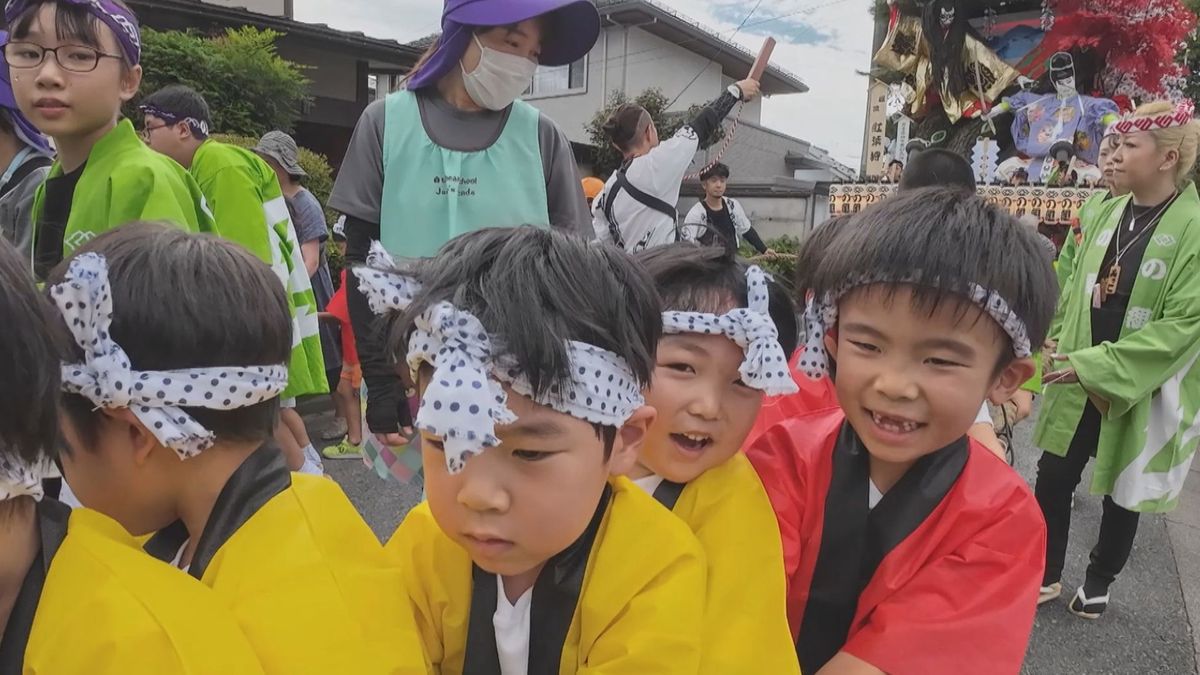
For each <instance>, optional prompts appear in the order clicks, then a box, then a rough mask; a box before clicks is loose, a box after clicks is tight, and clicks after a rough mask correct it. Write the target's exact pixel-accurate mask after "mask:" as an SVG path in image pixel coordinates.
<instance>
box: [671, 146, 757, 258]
mask: <svg viewBox="0 0 1200 675" xmlns="http://www.w3.org/2000/svg"><path fill="white" fill-rule="evenodd" d="M728 183H729V167H728V166H726V165H724V164H721V163H720V162H717V163H716V164H714V165H712V166H710V167H709V168H707V169H705V170H704V171H703V172H702V173H701V174H700V184H701V186H703V187H704V199H701V200H700V201H699V202H697V203H696V205H695V206H693V207H692V210H691V211H688V214H687V217H686V218H684V219H683V232H682V233H681V234H682V238H683V239H684V240H686V241H695V242H699V243H701V244H707V245H724V246H729V247H732V248H733V249H734V250H735V251H736V250H737V249H738V248H740V247H741V245H742V241H743V240H745V241H746V243H748V244H750V245H751V246H753V247H754V250H756V251H758V252H759V253H760V254H770V253H774V251H772V250H771V249H769V248H767V245H766V244H765V243H763V240H762V237H760V236H758V232H757V231H756V230H755V229H754V224H753V223H751V222H750V217H749V216H748V215H747V214H746V210H745V209H744V208H742V205H741V203H739V202H738V200H736V199H733V198H732V197H726V196H725V189H726V186H727V185H728Z"/></svg>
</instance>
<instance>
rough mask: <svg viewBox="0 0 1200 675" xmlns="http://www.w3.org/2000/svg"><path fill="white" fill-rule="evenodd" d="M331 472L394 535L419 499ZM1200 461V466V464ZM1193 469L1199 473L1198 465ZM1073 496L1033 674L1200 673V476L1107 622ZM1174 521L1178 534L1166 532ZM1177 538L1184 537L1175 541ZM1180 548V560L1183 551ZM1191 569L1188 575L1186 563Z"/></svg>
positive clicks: (1087, 519)
mask: <svg viewBox="0 0 1200 675" xmlns="http://www.w3.org/2000/svg"><path fill="white" fill-rule="evenodd" d="M328 419H329V418H328V416H327V415H322V416H314V417H310V418H309V420H310V429H313V430H316V429H320V428H323V426H324V425H325V424H326V423H327V422H328ZM1031 431H1032V424H1031V423H1026V424H1023V425H1021V427H1020V428H1018V431H1017V439H1016V447H1017V454H1018V462H1017V468H1018V470H1020V472H1021V474H1022V475H1024V476H1025V477H1026V478H1027V479H1028V480H1030V481H1032V479H1033V477H1034V473H1035V464H1036V461H1037V452H1036V451H1035V450H1034V449H1033V448H1032V446H1031V442H1030V433H1031ZM326 468H327V469H328V471H329V472H330V474H331V475H332V476H333V477H334V478H335V479H336V480H337V481H338V482H339V483H341V485H342V486H343V487H344V488H345V490H346V492H347V494H348V495H349V496H350V499H351V501H353V502H354V504H355V506H356V507H358V509H359V511H360V512H361V513H362V514H363V516H364V517H365V518H366V520H367V522H368V523H370V525H371V528H372V529H373V530H374V531H375V533H376V534H378V535H379V537H380V539H386V538H387V536H389V535H390V534H391V532H392V531H393V530H394V529H395V527H396V526H397V525H398V524H399V522H400V520H401V519H402V518H403V516H404V513H406V512H407V511H408V509H410V508H411V507H412V505H413V504H414V503H416V501H417V499H418V498H419V495H417V494H416V491H415V490H412V489H409V488H406V487H402V486H399V485H397V484H396V483H394V482H393V483H384V482H383V481H381V480H379V479H378V478H377V477H375V475H374V474H373V473H371V472H370V471H368V470H367V469H366V467H364V466H363V464H362V463H361V462H359V461H354V460H344V461H338V462H326ZM1197 468H1198V470H1200V467H1197ZM1194 473H1195V472H1194ZM1088 480H1090V476H1085V477H1084V483H1083V487H1081V488H1080V490H1079V495H1078V496H1077V498H1076V502H1075V514H1074V523H1073V533H1074V534H1075V536H1073V537H1072V539H1071V545H1070V549H1069V551H1068V557H1067V569H1066V573H1065V578H1064V597H1063V598H1062V599H1061V600H1059V601H1056V602H1053V603H1049V604H1047V605H1046V606H1044V607H1042V608H1041V609H1040V610H1039V611H1038V616H1037V623H1036V626H1035V628H1034V635H1033V640H1032V643H1031V644H1030V648H1029V656H1028V658H1027V659H1026V665H1025V668H1024V669H1023V671H1022V672H1023V673H1026V674H1028V675H1108V674H1112V675H1133V674H1136V675H1190V674H1192V673H1197V672H1198V671H1197V667H1196V664H1197V658H1198V656H1197V654H1198V653H1200V646H1198V645H1200V643H1198V642H1193V636H1192V632H1191V628H1190V624H1189V620H1188V614H1187V609H1186V604H1185V592H1186V593H1187V595H1188V597H1189V601H1190V602H1191V603H1192V616H1193V617H1194V619H1195V620H1196V622H1197V625H1198V627H1200V476H1193V477H1192V480H1191V484H1190V485H1189V489H1190V490H1191V492H1192V493H1193V494H1192V495H1190V497H1191V498H1193V499H1192V500H1191V501H1187V500H1185V502H1184V506H1183V507H1182V508H1181V509H1180V510H1179V511H1178V512H1176V514H1173V515H1172V516H1171V517H1170V519H1169V520H1168V518H1165V517H1161V516H1147V517H1144V518H1143V519H1142V523H1141V527H1140V530H1139V532H1138V538H1137V543H1136V545H1135V547H1134V550H1133V557H1132V558H1131V560H1130V562H1129V567H1128V569H1127V570H1126V572H1125V573H1124V574H1123V575H1122V577H1121V579H1120V580H1119V581H1118V584H1117V585H1116V586H1114V588H1113V590H1112V604H1110V606H1109V609H1108V611H1107V612H1106V613H1105V615H1104V617H1103V618H1102V619H1100V620H1099V621H1094V622H1093V621H1085V620H1083V619H1078V618H1076V617H1075V616H1073V615H1072V614H1070V613H1069V612H1068V611H1067V609H1066V603H1067V601H1068V598H1067V597H1066V595H1068V594H1073V593H1074V590H1075V585H1076V584H1078V583H1081V582H1082V580H1083V574H1084V569H1085V567H1086V566H1087V554H1088V551H1089V550H1090V549H1091V546H1092V544H1093V543H1094V541H1095V537H1096V534H1097V533H1098V531H1099V529H1098V528H1099V526H1100V500H1099V498H1097V497H1092V496H1090V495H1088V494H1087V492H1086V485H1087V481H1088ZM1168 525H1169V528H1170V533H1169V532H1168ZM1172 537H1173V538H1174V539H1175V541H1176V545H1175V549H1177V550H1175V551H1173V550H1172V543H1171V542H1172ZM1177 556H1178V557H1179V563H1178V564H1177V561H1176V557H1177ZM1181 568H1182V569H1183V571H1184V573H1185V576H1184V577H1183V580H1182V581H1181V576H1180V571H1181Z"/></svg>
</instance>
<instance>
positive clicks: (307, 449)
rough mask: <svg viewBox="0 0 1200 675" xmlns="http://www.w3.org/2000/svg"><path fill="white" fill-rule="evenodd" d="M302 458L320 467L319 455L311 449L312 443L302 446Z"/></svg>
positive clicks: (314, 449) (315, 450)
mask: <svg viewBox="0 0 1200 675" xmlns="http://www.w3.org/2000/svg"><path fill="white" fill-rule="evenodd" d="M304 457H305V459H308V460H310V461H312V463H313V464H316V465H317V466H321V455H320V454H319V453H318V452H317V449H316V448H314V447H313V444H312V443H309V444H308V445H306V446H304Z"/></svg>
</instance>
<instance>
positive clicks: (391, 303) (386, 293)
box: [354, 241, 421, 315]
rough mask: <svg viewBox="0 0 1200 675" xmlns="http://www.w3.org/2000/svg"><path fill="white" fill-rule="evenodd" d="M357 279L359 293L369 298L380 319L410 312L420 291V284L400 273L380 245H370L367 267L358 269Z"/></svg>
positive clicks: (355, 274) (373, 243)
mask: <svg viewBox="0 0 1200 675" xmlns="http://www.w3.org/2000/svg"><path fill="white" fill-rule="evenodd" d="M354 276H356V277H358V289H359V290H360V291H362V293H363V295H365V296H366V297H367V303H368V304H369V305H370V306H371V311H372V312H375V313H376V314H380V315H383V314H387V313H388V312H403V311H404V310H406V309H408V306H409V305H411V304H412V301H413V298H415V297H416V295H417V293H418V292H420V290H421V285H420V284H419V283H417V280H416V279H413V278H412V277H410V276H408V275H407V274H404V273H402V272H400V271H399V268H398V266H397V265H396V261H395V260H393V259H392V256H391V255H390V254H389V253H388V252H387V250H385V249H384V248H383V244H381V243H379V242H377V241H375V242H371V252H370V253H369V254H368V255H367V264H366V265H365V266H359V267H355V268H354Z"/></svg>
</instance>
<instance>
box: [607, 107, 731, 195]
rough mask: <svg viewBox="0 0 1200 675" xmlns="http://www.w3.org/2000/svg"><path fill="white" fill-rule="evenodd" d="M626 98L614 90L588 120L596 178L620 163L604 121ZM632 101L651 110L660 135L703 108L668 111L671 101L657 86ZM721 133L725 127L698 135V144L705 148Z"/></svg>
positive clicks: (670, 133)
mask: <svg viewBox="0 0 1200 675" xmlns="http://www.w3.org/2000/svg"><path fill="white" fill-rule="evenodd" d="M629 102H631V101H630V98H629V97H628V96H627V95H625V94H624V93H622V92H620V91H614V92H613V93H612V95H611V96H610V97H609V99H608V105H606V106H604V108H602V109H600V110H598V111H597V112H596V114H595V116H593V117H592V120H591V121H590V122H588V124H587V133H588V138H589V140H591V143H592V147H593V148H594V154H593V156H592V169H593V172H594V173H595V175H596V176H597V177H599V178H603V179H607V178H608V177H609V176H610V175H611V174H612V172H613V171H616V170H617V167H619V166H621V153H620V152H618V151H617V149H616V148H614V147H613V146H612V143H611V142H610V141H609V140H608V137H607V136H605V134H604V122H605V121H606V120H607V119H608V118H609V116H610V115H612V113H613V112H614V111H615V110H616V109H617V108H618V107H620V106H621V105H623V104H625V103H629ZM632 102H633V103H636V104H638V105H640V106H642V107H643V108H645V109H646V112H648V113H650V118H651V119H652V120H654V126H655V127H656V128H657V129H658V137H659V138H660V139H666V138H670V137H671V136H674V135H675V132H676V131H679V128H680V127H682V126H683V125H684V124H687V123H688V122H689V121H691V120H692V119H693V118H694V117H695V116H696V115H697V114H699V113H700V110H701V109H702V108H703V106H699V105H694V106H692V107H691V108H688V110H687V112H684V113H679V112H673V113H672V112H667V105H668V104H669V103H670V102H671V101H670V99H668V98H667V97H666V96H665V95H664V94H663V93H662V90H660V89H657V88H655V89H647V90H646V91H643V92H642V93H640V94H638V95H637V97H636V98H634V99H632ZM724 137H725V130H724V129H718V130H717V131H716V132H715V133H714V134H713V135H712V136H711V137H710V138H702V139H700V147H701V148H707V147H708V146H710V145H712V144H713V143H716V142H717V141H719V140H721V139H722V138H724Z"/></svg>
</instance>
